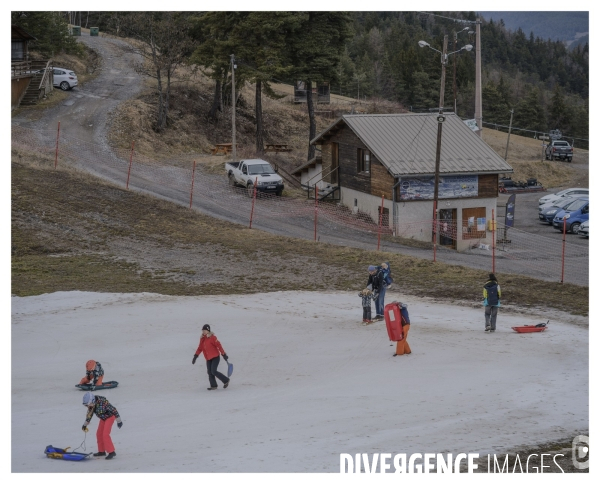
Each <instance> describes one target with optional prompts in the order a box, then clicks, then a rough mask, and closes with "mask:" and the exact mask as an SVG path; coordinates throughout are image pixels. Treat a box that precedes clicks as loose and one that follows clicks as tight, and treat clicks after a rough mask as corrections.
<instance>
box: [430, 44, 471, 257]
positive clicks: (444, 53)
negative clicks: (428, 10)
mask: <svg viewBox="0 0 600 484" xmlns="http://www.w3.org/2000/svg"><path fill="white" fill-rule="evenodd" d="M419 47H421V48H422V47H429V48H430V49H431V50H435V51H436V52H437V53H439V54H440V55H441V62H442V79H441V83H440V107H439V114H438V117H437V122H438V132H437V145H436V149H435V179H434V186H433V234H432V238H433V247H434V254H435V245H436V242H437V240H436V239H437V236H436V233H437V203H438V185H439V182H440V154H441V150H442V124H443V122H444V121H445V119H446V118H445V116H444V91H445V84H446V64H447V63H448V56H450V55H452V54H456V53H458V52H461V51H463V50H466V51H470V50H471V49H473V46H472V45H471V44H467V45H465V46H463V47H461V48H460V49H458V50H456V51H454V52H450V53H447V51H448V36H447V35H444V47H443V50H442V51H441V52H440V51H439V50H437V49H434V48H433V47H431V45H429V44H428V43H427V42H425V41H424V40H419ZM434 260H435V255H434Z"/></svg>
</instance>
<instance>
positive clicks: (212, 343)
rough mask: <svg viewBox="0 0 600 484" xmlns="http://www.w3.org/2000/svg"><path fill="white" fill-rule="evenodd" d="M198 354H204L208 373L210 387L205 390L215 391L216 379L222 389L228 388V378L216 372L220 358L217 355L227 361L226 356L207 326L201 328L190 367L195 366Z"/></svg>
mask: <svg viewBox="0 0 600 484" xmlns="http://www.w3.org/2000/svg"><path fill="white" fill-rule="evenodd" d="M200 353H204V358H206V369H207V373H208V381H209V382H210V387H208V388H207V390H216V389H217V380H216V378H218V379H219V380H221V381H222V382H223V388H227V387H228V386H229V381H230V378H227V377H226V376H225V375H223V373H221V372H219V371H217V368H218V367H219V361H221V357H220V356H219V355H223V359H224V360H225V361H227V360H228V358H227V354H226V353H225V350H224V349H223V347H222V346H221V343H220V342H219V340H218V339H217V337H216V336H215V333H213V332H211V330H210V326H209V325H208V324H205V325H204V326H202V337H201V338H200V344H199V345H198V349H197V350H196V353H194V358H193V359H192V365H195V364H196V358H198V356H199V355H200ZM215 377H216V378H215Z"/></svg>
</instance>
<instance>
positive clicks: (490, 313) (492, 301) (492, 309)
mask: <svg viewBox="0 0 600 484" xmlns="http://www.w3.org/2000/svg"><path fill="white" fill-rule="evenodd" d="M501 296H502V292H501V291H500V285H499V284H498V279H496V276H495V275H494V274H490V275H489V279H488V281H487V282H486V283H485V284H484V286H483V305H484V306H485V332H486V333H490V332H491V333H493V332H494V331H496V316H497V315H498V308H499V307H500V298H501Z"/></svg>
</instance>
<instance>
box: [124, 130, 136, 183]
mask: <svg viewBox="0 0 600 484" xmlns="http://www.w3.org/2000/svg"><path fill="white" fill-rule="evenodd" d="M134 145H135V141H132V142H131V155H129V170H127V184H126V185H125V188H126V189H127V190H129V175H130V174H131V163H132V162H133V146H134Z"/></svg>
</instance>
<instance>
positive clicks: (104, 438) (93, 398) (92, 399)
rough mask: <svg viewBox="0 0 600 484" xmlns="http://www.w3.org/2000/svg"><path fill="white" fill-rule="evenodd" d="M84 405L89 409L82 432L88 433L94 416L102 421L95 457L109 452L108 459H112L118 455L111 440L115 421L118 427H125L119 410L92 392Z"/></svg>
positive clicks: (84, 401)
mask: <svg viewBox="0 0 600 484" xmlns="http://www.w3.org/2000/svg"><path fill="white" fill-rule="evenodd" d="M83 404H84V405H85V406H86V407H87V408H88V411H87V415H86V417H85V422H84V424H83V426H82V427H81V430H83V431H84V432H87V431H88V425H89V424H90V420H92V417H93V416H94V414H96V416H97V417H98V418H99V419H100V424H99V425H98V430H97V431H96V441H97V442H98V452H96V453H95V454H94V456H96V457H99V456H103V455H106V452H108V455H106V459H112V458H113V457H115V456H116V455H117V453H116V452H115V446H114V445H113V442H112V439H111V438H110V431H111V429H112V426H113V424H114V423H115V420H116V421H117V427H119V428H121V427H122V426H123V422H121V417H120V415H119V412H117V409H116V408H115V407H113V406H112V405H111V404H110V402H109V401H108V400H107V399H106V398H104V397H101V396H100V395H94V394H93V393H92V392H87V393H86V394H85V395H84V396H83Z"/></svg>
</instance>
